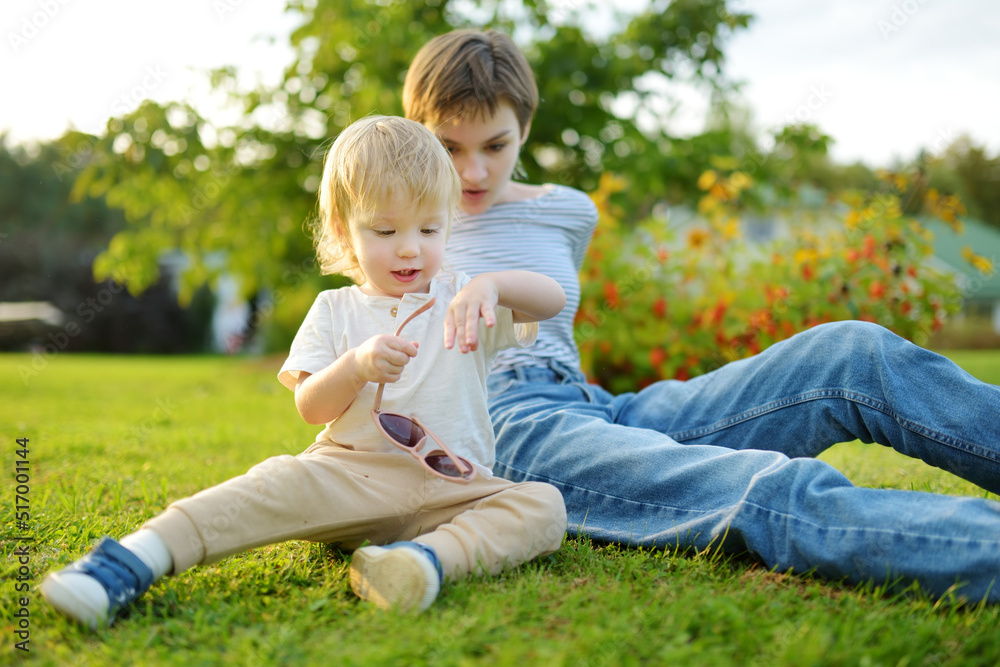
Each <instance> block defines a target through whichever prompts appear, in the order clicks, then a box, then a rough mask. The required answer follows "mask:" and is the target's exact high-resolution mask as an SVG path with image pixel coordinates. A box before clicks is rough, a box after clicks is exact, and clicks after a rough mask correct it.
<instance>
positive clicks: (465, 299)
mask: <svg viewBox="0 0 1000 667" xmlns="http://www.w3.org/2000/svg"><path fill="white" fill-rule="evenodd" d="M498 301H499V292H498V291H497V287H496V285H495V284H494V283H493V282H492V281H491V280H489V279H488V278H484V277H483V276H476V277H475V278H473V279H472V280H470V281H469V284H467V285H466V286H465V287H463V288H462V289H461V290H460V291H459V292H458V294H456V295H455V298H454V299H452V300H451V303H450V304H448V313H447V315H445V318H444V347H445V349H446V350H450V349H451V348H453V347H455V344H456V343H457V344H458V350H459V352H461V353H463V354H465V353H466V352H471V351H473V350H475V349H477V348H478V347H479V318H482V319H483V321H484V322H486V326H488V327H492V326H494V325H495V324H496V323H497V316H496V312H495V311H494V308H495V307H496V305H497V302H498Z"/></svg>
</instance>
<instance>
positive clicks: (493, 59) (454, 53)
mask: <svg viewBox="0 0 1000 667" xmlns="http://www.w3.org/2000/svg"><path fill="white" fill-rule="evenodd" d="M503 100H506V101H508V102H510V104H511V105H512V106H513V107H514V115H515V116H516V117H517V122H518V124H519V125H520V129H521V131H522V132H523V131H524V128H526V127H527V126H528V123H529V122H531V119H532V117H533V116H534V115H535V109H537V108H538V86H537V85H536V84H535V75H534V74H533V73H532V71H531V65H529V64H528V61H527V59H526V58H525V57H524V54H523V53H521V51H520V49H518V48H517V45H516V44H514V41H513V40H512V39H511V38H510V37H508V36H507V35H505V34H503V33H501V32H497V31H495V30H486V31H480V30H453V31H452V32H449V33H445V34H444V35H439V36H437V37H435V38H434V39H432V40H431V41H429V42H427V43H426V44H424V46H423V47H422V48H421V49H420V51H418V52H417V55H416V56H415V57H414V58H413V62H412V63H411V64H410V69H409V70H408V71H407V73H406V81H405V82H404V83H403V109H404V110H405V113H406V117H407V118H412V119H413V120H415V121H417V122H419V123H423V124H425V125H428V124H439V123H441V122H442V121H443V120H445V119H446V118H448V117H450V116H457V115H465V116H477V115H489V116H492V115H494V114H495V113H496V112H497V109H498V108H499V105H500V102H501V101H503Z"/></svg>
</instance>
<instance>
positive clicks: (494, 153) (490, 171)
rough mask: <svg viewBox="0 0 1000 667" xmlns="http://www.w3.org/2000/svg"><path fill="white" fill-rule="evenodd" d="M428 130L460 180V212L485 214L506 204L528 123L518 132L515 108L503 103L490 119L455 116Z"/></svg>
mask: <svg viewBox="0 0 1000 667" xmlns="http://www.w3.org/2000/svg"><path fill="white" fill-rule="evenodd" d="M428 128H429V129H431V130H432V131H433V132H435V133H437V136H438V138H440V139H441V142H442V143H443V144H444V146H445V148H447V149H448V151H449V152H450V153H451V160H452V162H453V163H454V164H455V169H456V170H458V175H459V176H460V177H461V178H462V203H461V204H460V208H461V209H462V211H463V212H465V213H467V214H469V215H475V214H477V213H484V212H486V211H488V210H489V209H490V208H491V207H492V206H493V205H494V204H498V203H502V202H504V201H509V198H508V188H509V186H510V182H511V181H510V178H511V174H513V173H514V166H515V165H516V164H517V155H518V153H519V152H520V150H521V145H522V144H524V142H525V140H526V139H527V138H528V130H529V129H530V128H531V123H528V125H527V126H525V128H524V131H523V132H522V131H521V128H520V126H519V125H518V122H517V116H516V115H515V114H514V107H513V106H511V104H510V103H509V102H506V101H502V102H500V106H499V107H498V108H497V112H496V113H495V114H494V115H492V116H484V115H482V114H477V115H475V116H472V117H468V116H456V117H455V118H452V119H449V120H447V121H445V122H444V123H442V124H441V125H438V126H433V127H432V126H430V125H428Z"/></svg>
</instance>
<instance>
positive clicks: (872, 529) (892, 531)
mask: <svg viewBox="0 0 1000 667" xmlns="http://www.w3.org/2000/svg"><path fill="white" fill-rule="evenodd" d="M741 503H742V504H743V505H745V506H747V507H750V508H753V509H755V510H757V511H759V512H762V513H765V514H770V515H772V516H776V517H780V518H781V519H783V520H786V521H787V520H790V521H792V522H796V523H801V524H805V525H808V526H809V527H811V528H814V529H816V530H825V531H839V532H842V533H852V534H865V533H879V534H886V535H899V536H902V537H908V538H916V539H928V540H930V539H945V540H947V541H949V542H955V541H962V542H965V543H966V544H979V545H983V544H985V545H991V546H992V545H994V544H996V542H997V540H995V539H990V538H985V539H984V538H979V537H965V536H959V535H951V536H949V537H947V538H941V535H940V534H935V533H915V532H912V531H904V530H900V529H898V528H892V527H889V528H881V527H878V526H864V527H859V526H824V525H823V524H819V523H816V522H814V521H810V520H808V519H806V518H803V517H801V516H799V515H797V514H789V513H787V512H782V511H780V510H776V509H773V508H770V507H766V506H764V505H761V504H759V503H755V502H753V501H752V500H742V501H741Z"/></svg>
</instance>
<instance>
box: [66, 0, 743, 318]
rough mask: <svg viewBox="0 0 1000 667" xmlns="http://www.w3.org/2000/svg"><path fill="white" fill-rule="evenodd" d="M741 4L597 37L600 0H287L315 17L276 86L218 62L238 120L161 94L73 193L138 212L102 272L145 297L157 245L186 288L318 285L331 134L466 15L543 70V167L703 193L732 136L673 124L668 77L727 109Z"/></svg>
mask: <svg viewBox="0 0 1000 667" xmlns="http://www.w3.org/2000/svg"><path fill="white" fill-rule="evenodd" d="M732 4H734V3H732V2H730V3H727V2H726V0H674V1H673V2H668V1H665V0H656V1H654V2H651V3H650V5H649V7H648V9H647V10H645V11H643V12H641V13H639V14H637V15H634V16H624V15H618V19H617V24H616V25H615V26H613V27H614V29H613V30H611V31H610V34H607V35H599V36H598V35H595V34H594V33H593V31H592V30H591V29H590V28H589V27H587V26H586V25H585V24H586V22H585V20H584V17H586V16H588V15H590V14H593V13H594V11H595V8H596V7H597V4H596V3H592V2H577V3H573V4H572V5H570V8H569V9H565V8H562V7H555V6H554V5H550V3H548V2H545V1H544V0H525V1H524V2H523V3H522V4H520V5H518V4H517V3H511V2H504V1H502V0H488V1H485V2H480V3H476V4H475V5H472V4H471V3H467V2H457V1H454V2H452V1H449V0H418V1H415V2H404V1H401V0H380V1H378V2H372V1H364V0H291V1H290V2H289V3H288V9H289V11H293V12H298V13H300V14H301V15H302V17H303V22H302V25H301V27H300V28H298V29H297V30H296V31H295V32H294V33H293V35H292V44H293V46H294V48H295V50H296V59H295V61H294V62H293V63H292V64H291V65H290V66H289V67H288V69H287V70H286V72H285V77H284V80H283V82H282V83H281V85H280V86H277V87H274V88H267V87H257V88H255V89H254V90H250V91H247V90H243V89H241V87H240V85H239V83H238V81H237V74H236V72H235V71H234V70H233V69H223V70H219V71H216V72H214V73H213V74H212V82H213V85H214V86H215V88H216V89H217V90H221V91H225V92H227V93H228V94H229V96H230V99H231V100H232V102H233V104H235V105H236V106H237V108H238V109H239V110H240V112H241V121H240V122H239V123H237V124H235V125H234V126H232V127H218V126H216V125H215V124H213V123H212V122H210V121H209V120H208V119H206V118H204V117H202V116H200V115H199V114H198V112H197V111H196V110H195V109H193V108H191V107H190V106H188V105H185V104H181V103H171V104H166V105H158V104H155V103H152V102H146V103H144V104H143V105H141V106H140V107H139V108H138V109H136V110H135V111H133V112H132V113H129V114H128V115H126V116H124V117H121V118H114V119H112V120H111V121H110V122H109V123H108V126H107V132H106V133H105V134H104V135H103V136H101V137H99V138H98V139H97V140H96V142H95V145H94V146H93V150H92V152H91V153H90V154H89V155H88V157H87V160H86V167H85V169H84V171H83V173H82V174H81V176H80V178H79V179H78V180H77V182H76V184H75V189H74V194H75V195H76V196H77V197H85V196H88V195H89V196H101V195H105V196H106V197H107V201H108V203H109V204H111V205H112V206H116V207H119V208H121V209H122V210H123V211H124V213H125V218H126V220H127V222H128V228H127V229H125V230H123V231H121V232H119V233H118V234H116V236H115V237H114V239H113V240H112V241H111V243H110V244H109V245H108V248H107V250H106V251H105V252H104V253H102V255H101V256H100V257H99V258H98V261H97V262H96V264H95V271H96V274H97V276H98V277H100V278H104V277H108V276H111V275H118V276H121V277H122V278H123V279H124V280H125V281H126V283H127V284H128V287H129V289H130V290H131V291H133V292H136V293H138V292H141V291H142V290H144V289H146V288H147V287H149V286H150V285H152V284H154V282H155V281H156V279H157V275H158V273H157V272H158V265H157V258H158V256H159V254H160V253H161V252H163V251H164V250H167V249H179V250H180V251H181V252H182V253H183V254H184V256H185V257H186V258H187V268H186V269H185V271H184V273H183V275H182V283H181V299H182V301H183V300H187V299H190V298H191V296H192V295H193V294H194V291H195V290H196V289H197V288H198V287H199V286H200V285H203V284H205V283H211V281H213V280H215V279H216V278H217V277H218V275H220V273H222V272H223V271H227V272H230V273H232V274H235V275H237V276H239V277H240V278H241V281H242V282H241V284H242V287H243V290H244V292H245V293H246V294H247V295H250V294H254V293H256V292H257V291H258V290H260V289H261V288H267V289H268V290H270V292H271V293H272V294H274V295H277V296H280V297H283V298H284V297H292V296H294V295H295V294H296V293H297V292H298V291H299V290H300V289H301V288H302V287H303V284H304V281H305V282H311V283H313V284H312V286H311V288H310V289H312V290H314V289H315V287H316V279H315V278H314V277H313V274H314V273H315V271H314V270H312V269H311V268H310V266H311V265H310V264H309V262H310V260H311V257H312V248H311V244H310V241H309V238H308V235H307V234H306V233H304V230H303V222H304V221H307V220H309V218H310V217H311V216H313V215H314V213H315V193H316V189H317V186H318V184H319V176H320V171H321V162H322V157H323V151H324V148H325V146H326V145H327V143H328V141H329V139H330V138H331V137H333V136H336V135H337V134H338V133H339V132H340V130H342V129H343V128H344V127H345V126H346V125H347V124H348V123H349V122H350V121H351V120H352V119H356V118H358V117H360V116H363V115H365V114H368V113H372V112H378V113H387V114H399V113H401V112H402V106H401V102H400V92H401V88H402V81H403V78H404V76H405V72H406V68H407V66H408V64H409V62H410V60H411V59H412V57H413V56H414V54H415V53H416V51H417V50H418V49H419V48H420V47H421V46H422V45H423V44H424V43H425V42H426V41H427V40H428V39H430V38H431V37H433V36H435V35H438V34H441V33H444V32H447V31H449V30H451V29H453V28H456V27H473V26H474V27H482V26H488V27H496V28H499V29H502V30H506V31H508V32H510V33H511V34H513V35H514V36H515V38H516V39H517V41H518V42H519V44H521V46H522V47H523V48H524V50H525V52H526V53H527V54H528V56H529V59H530V60H531V61H532V63H533V65H534V67H535V69H536V73H537V78H538V82H539V88H540V91H541V96H542V107H541V109H540V112H539V114H538V116H537V118H536V120H535V122H534V124H533V126H532V135H531V137H530V138H529V142H528V145H527V146H526V150H525V151H524V152H523V155H524V161H525V166H526V168H527V170H528V173H529V176H530V178H531V180H533V181H536V182H539V181H555V182H560V183H565V184H568V185H573V186H576V187H579V188H582V189H584V190H592V189H594V187H596V183H597V179H598V177H599V175H600V174H601V173H602V172H603V171H605V170H610V171H614V172H618V173H621V174H622V175H624V176H625V177H626V178H627V179H628V180H629V182H630V183H631V185H632V188H631V192H632V193H642V196H638V195H636V196H634V197H632V198H631V200H630V201H631V202H632V203H633V206H634V208H635V210H637V211H639V210H642V209H645V210H648V209H649V208H650V207H652V206H653V204H654V202H655V201H656V200H658V199H662V198H665V197H666V198H671V199H674V200H677V199H680V198H683V197H684V196H685V195H689V196H691V197H693V196H694V193H696V192H697V189H696V182H697V178H698V175H699V174H700V173H702V171H703V170H704V168H705V166H706V165H707V164H708V161H709V159H710V157H711V155H712V154H713V153H722V154H732V153H733V152H734V150H733V146H732V143H733V137H732V136H731V134H730V133H729V132H728V131H727V130H715V131H713V132H710V133H707V135H706V136H704V137H694V138H689V139H685V138H678V137H676V136H672V134H671V132H670V130H669V120H670V118H669V113H668V111H669V110H665V105H667V106H669V105H668V104H667V103H668V102H669V100H670V97H669V93H667V92H665V90H666V86H667V85H668V84H670V83H672V82H681V81H686V82H695V83H696V84H697V85H702V86H708V87H709V88H710V89H711V90H712V93H713V95H714V98H715V101H716V105H717V106H718V107H720V108H722V107H725V105H726V104H727V103H728V100H729V98H730V95H731V94H732V93H733V91H734V88H733V86H732V85H731V84H729V83H728V82H727V81H726V80H725V78H724V77H723V76H722V67H723V64H724V56H723V48H722V47H723V44H724V41H725V39H726V37H727V36H729V35H730V34H731V33H732V32H734V31H736V30H738V29H740V28H744V27H746V26H747V25H748V22H749V20H750V16H749V15H748V14H746V13H741V12H736V11H733V10H732V8H731V5H732ZM601 27H602V28H605V27H608V26H601ZM334 284H337V283H336V281H331V279H324V281H320V286H332V285H334ZM297 301H298V300H296V302H297Z"/></svg>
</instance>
